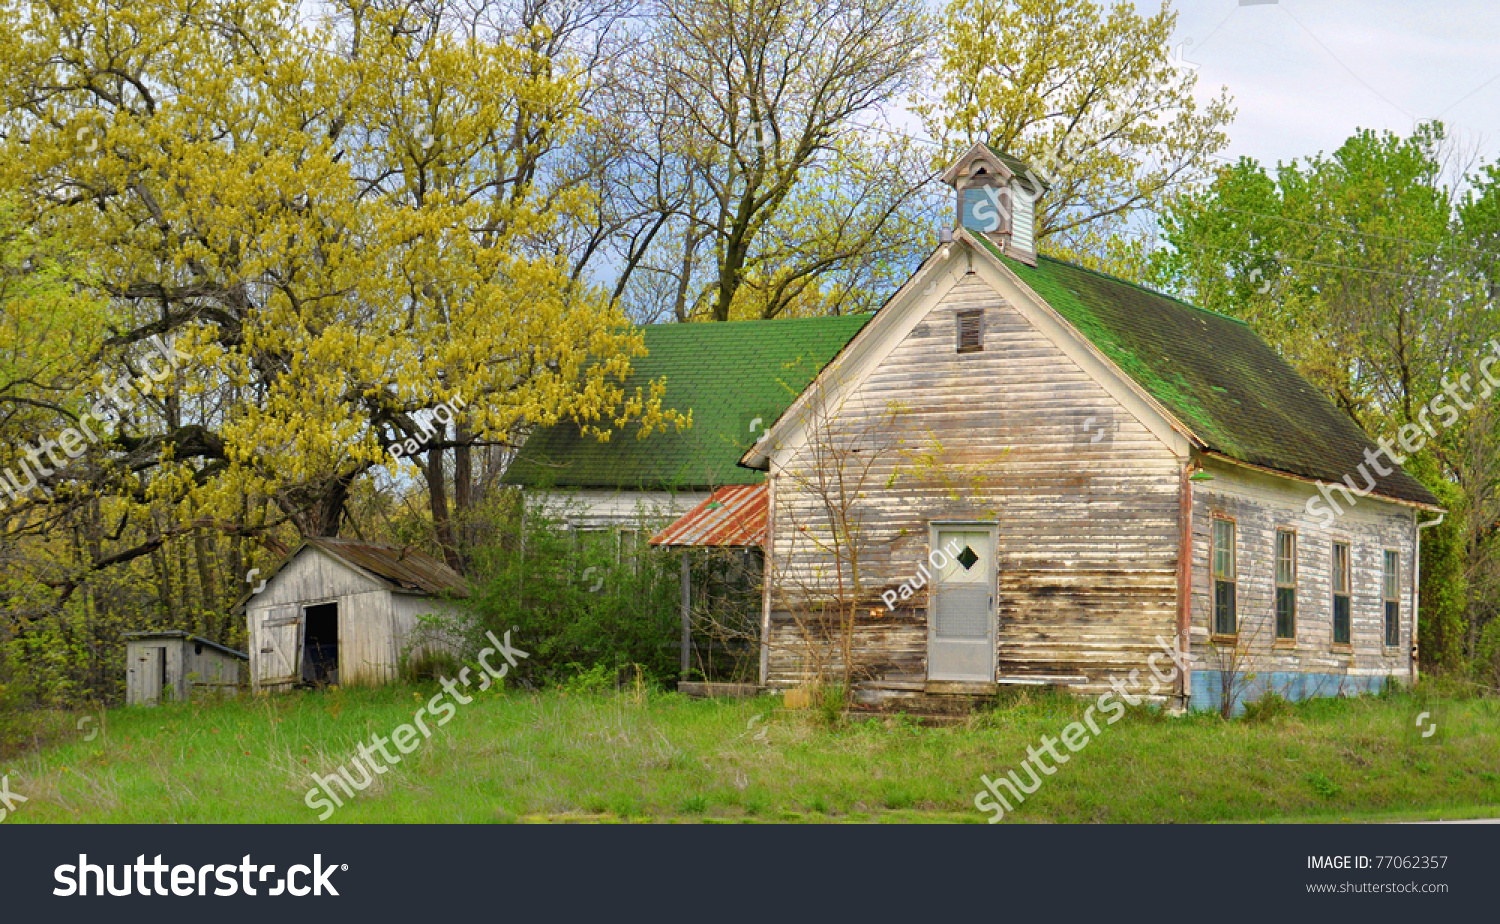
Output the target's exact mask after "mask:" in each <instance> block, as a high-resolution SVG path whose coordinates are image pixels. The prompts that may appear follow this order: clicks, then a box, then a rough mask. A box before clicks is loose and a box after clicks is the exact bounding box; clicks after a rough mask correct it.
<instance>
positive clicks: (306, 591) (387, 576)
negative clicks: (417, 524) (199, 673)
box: [234, 538, 468, 692]
mask: <svg viewBox="0 0 1500 924" xmlns="http://www.w3.org/2000/svg"><path fill="white" fill-rule="evenodd" d="M465 596H468V585H467V584H466V583H465V582H464V579H463V577H462V576H461V575H460V574H459V573H458V572H456V571H454V570H453V569H451V568H449V567H448V566H447V565H445V564H443V563H442V562H440V561H438V560H437V559H435V558H432V557H431V556H429V555H425V554H423V553H422V552H419V551H417V550H415V549H411V548H401V547H397V546H387V545H377V544H374V543H368V542H355V541H352V540H348V539H329V538H319V539H308V540H306V541H304V542H303V543H302V544H301V545H299V546H297V548H295V549H293V550H292V552H291V554H290V555H288V556H287V558H286V560H285V561H283V562H282V563H281V565H279V566H278V567H277V568H276V569H275V570H274V571H273V572H272V573H271V575H270V576H269V577H267V578H266V580H265V582H264V583H263V584H262V585H261V586H260V587H259V590H258V591H256V590H252V591H251V592H250V593H249V594H247V595H245V596H244V597H242V598H241V599H240V600H239V601H238V602H237V603H236V604H235V607H234V612H236V613H240V612H243V613H244V614H245V619H246V628H247V635H248V637H249V640H250V641H249V647H250V682H251V686H252V688H253V689H254V690H256V691H257V692H258V691H261V690H287V689H291V688H292V687H293V686H297V685H302V684H340V685H366V686H369V685H375V684H380V683H386V682H389V681H391V680H394V679H395V678H396V675H397V668H398V666H399V665H400V663H401V658H402V656H403V655H417V654H421V653H423V652H431V651H435V650H439V649H444V648H451V644H450V642H449V640H447V639H444V638H442V637H440V636H436V635H434V634H432V633H426V632H423V631H422V630H421V622H420V619H419V617H420V616H422V615H424V614H435V615H445V616H451V615H456V614H457V613H458V608H457V606H456V605H455V604H454V602H453V600H452V599H451V598H454V597H465Z"/></svg>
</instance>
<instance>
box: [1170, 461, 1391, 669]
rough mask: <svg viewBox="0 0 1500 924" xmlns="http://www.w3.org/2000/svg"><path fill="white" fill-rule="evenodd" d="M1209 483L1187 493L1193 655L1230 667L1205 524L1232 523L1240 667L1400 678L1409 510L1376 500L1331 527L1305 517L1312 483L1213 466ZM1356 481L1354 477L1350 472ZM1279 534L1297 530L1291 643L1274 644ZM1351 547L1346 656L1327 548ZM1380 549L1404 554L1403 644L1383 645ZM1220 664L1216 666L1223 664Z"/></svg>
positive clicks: (1367, 501) (1210, 528) (1354, 509)
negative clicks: (1336, 626) (1218, 625)
mask: <svg viewBox="0 0 1500 924" xmlns="http://www.w3.org/2000/svg"><path fill="white" fill-rule="evenodd" d="M1208 471H1209V472H1210V473H1211V474H1212V475H1213V476H1214V479H1213V480H1212V481H1203V482H1196V483H1194V492H1193V594H1192V600H1193V604H1192V613H1193V653H1194V655H1195V657H1200V658H1202V660H1203V666H1205V667H1207V668H1209V669H1221V668H1227V667H1228V666H1229V661H1230V659H1231V657H1232V656H1231V655H1230V651H1231V650H1232V649H1233V646H1231V645H1229V644H1228V643H1227V642H1221V643H1220V644H1218V645H1211V644H1210V639H1211V633H1210V627H1211V622H1210V619H1211V617H1212V613H1213V582H1212V580H1211V578H1210V572H1209V567H1210V566H1209V555H1210V550H1211V547H1212V542H1213V526H1212V520H1213V517H1215V516H1224V517H1229V518H1231V519H1233V520H1234V521H1235V524H1236V537H1235V538H1236V546H1237V549H1236V551H1237V558H1238V569H1237V570H1238V574H1237V580H1236V596H1237V604H1236V607H1237V610H1238V615H1239V623H1240V628H1239V633H1238V635H1239V639H1240V642H1239V647H1240V648H1241V649H1243V650H1244V652H1245V653H1244V654H1243V655H1241V658H1242V659H1245V661H1246V663H1244V664H1242V665H1241V666H1240V667H1239V669H1240V670H1248V671H1255V672H1259V673H1271V672H1279V671H1300V672H1309V673H1336V674H1352V675H1365V676H1391V675H1396V676H1401V677H1405V676H1406V675H1407V674H1408V673H1409V671H1410V668H1411V653H1410V652H1411V643H1412V639H1411V619H1412V610H1411V600H1412V577H1413V573H1412V565H1413V557H1414V553H1415V537H1414V535H1413V529H1414V526H1413V514H1412V509H1411V508H1410V507H1403V506H1400V505H1397V504H1392V503H1389V502H1386V501H1380V500H1377V499H1375V498H1373V497H1369V498H1363V499H1360V500H1359V501H1358V503H1357V504H1356V505H1355V506H1353V507H1352V508H1349V509H1347V510H1346V511H1345V513H1344V515H1343V516H1342V517H1340V518H1339V519H1338V520H1337V521H1336V522H1335V523H1334V524H1333V525H1332V527H1325V526H1324V525H1323V520H1322V518H1321V517H1310V516H1309V515H1308V514H1307V513H1306V503H1307V500H1308V498H1310V497H1313V496H1317V490H1318V489H1317V487H1316V486H1315V485H1309V484H1299V483H1297V482H1294V481H1290V480H1287V479H1283V478H1274V477H1271V476H1267V475H1261V474H1258V473H1255V472H1253V471H1249V470H1246V469H1244V468H1241V467H1237V466H1227V465H1214V464H1212V463H1210V465H1209V466H1208ZM1353 477H1354V478H1355V480H1356V483H1358V482H1359V481H1360V476H1358V475H1357V474H1356V475H1354V476H1353ZM1277 529H1294V530H1296V532H1297V623H1296V639H1295V644H1293V645H1290V646H1288V645H1286V644H1283V645H1281V646H1277V645H1276V644H1274V641H1275V634H1276V624H1275V612H1276V605H1275V601H1276V591H1275V586H1276V585H1275V580H1276V571H1275V542H1276V530H1277ZM1335 540H1337V541H1344V542H1348V543H1349V546H1350V548H1349V551H1350V555H1351V556H1352V560H1351V566H1350V572H1351V575H1350V576H1351V578H1352V587H1351V588H1350V589H1351V595H1350V596H1351V599H1350V611H1351V612H1350V642H1351V645H1350V650H1347V651H1345V650H1338V649H1335V648H1334V645H1333V583H1332V574H1333V551H1332V544H1333V542H1334V541H1335ZM1386 550H1390V551H1394V552H1398V553H1399V554H1400V556H1401V586H1400V597H1401V637H1400V644H1399V645H1396V646H1393V647H1389V648H1388V647H1386V645H1385V606H1384V601H1383V598H1382V588H1381V579H1382V569H1383V567H1384V557H1385V556H1384V553H1385V551H1386ZM1221 662H1222V663H1221Z"/></svg>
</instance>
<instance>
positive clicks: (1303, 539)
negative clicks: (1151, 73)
mask: <svg viewBox="0 0 1500 924" xmlns="http://www.w3.org/2000/svg"><path fill="white" fill-rule="evenodd" d="M945 179H946V180H947V181H948V183H949V184H950V185H952V186H953V188H954V190H955V193H956V195H955V217H956V222H955V224H956V227H955V228H954V229H953V230H952V232H951V234H950V233H947V232H945V233H944V235H943V237H944V238H945V241H946V243H943V244H942V245H941V246H939V248H938V249H937V250H936V251H935V252H934V253H933V254H932V255H931V256H930V257H929V258H928V259H927V260H926V261H925V262H924V263H923V264H922V266H921V267H920V268H919V269H918V270H917V271H916V273H915V274H914V275H913V276H912V277H911V278H910V279H909V280H908V281H907V282H906V284H905V285H903V286H902V287H901V288H900V289H899V290H898V291H897V292H896V293H894V294H893V295H892V296H891V298H890V299H889V301H888V302H887V303H886V304H885V305H884V306H883V307H882V308H881V309H880V311H879V312H877V313H876V314H875V315H874V316H873V318H871V319H869V320H868V321H867V322H862V323H858V324H852V323H851V324H849V325H846V326H845V327H844V328H842V329H841V333H842V336H841V337H840V338H839V340H840V342H839V343H838V344H835V345H833V347H832V348H830V349H828V350H827V354H828V355H816V354H805V355H804V356H803V358H804V359H810V360H811V361H812V362H814V363H815V370H814V371H815V373H816V374H815V375H813V374H809V375H807V376H805V377H803V378H800V379H799V380H798V385H797V389H796V390H794V391H793V392H792V393H791V394H788V395H787V397H786V398H785V400H784V401H783V402H782V403H781V405H779V406H777V407H776V408H774V409H773V410H772V411H771V412H770V413H771V416H773V417H774V420H775V422H774V423H773V424H771V425H770V426H769V427H767V428H765V429H764V430H763V432H759V433H757V434H755V436H756V438H755V439H754V440H753V441H745V440H743V439H741V440H740V441H739V442H738V443H737V444H736V443H734V442H733V441H729V440H726V441H724V446H725V448H724V449H723V450H720V452H721V454H724V455H732V456H733V457H735V458H736V460H737V461H738V463H739V466H740V467H741V469H749V470H750V471H752V472H755V473H759V475H758V478H759V479H760V481H759V483H761V484H762V485H763V490H764V491H765V503H766V505H767V509H768V516H767V526H766V530H765V537H764V560H765V576H766V580H765V591H764V600H763V614H762V654H761V672H760V673H761V682H762V684H763V685H765V686H768V687H771V688H789V687H793V686H797V685H800V684H803V683H806V682H808V681H810V680H813V679H816V678H817V677H818V676H819V675H821V676H822V677H823V678H825V679H826V678H830V677H839V676H842V675H843V670H844V665H845V663H846V661H847V662H848V665H849V668H850V674H851V675H852V677H853V679H854V680H855V681H856V683H857V685H858V687H859V688H860V690H861V691H862V692H863V693H864V694H865V695H866V696H871V695H875V696H886V695H890V696H904V695H914V694H920V693H923V692H956V691H976V692H977V691H984V690H989V689H994V688H995V687H997V686H998V685H1001V684H1007V683H1043V682H1045V683H1053V684H1058V685H1063V686H1066V687H1069V688H1071V689H1074V690H1077V691H1079V692H1090V693H1092V692H1102V691H1104V690H1105V689H1108V688H1109V687H1110V685H1111V684H1112V682H1113V683H1126V684H1130V685H1132V686H1134V687H1135V690H1134V692H1135V694H1136V695H1139V696H1143V697H1147V698H1149V699H1150V700H1152V701H1155V702H1159V703H1165V704H1174V705H1188V704H1191V705H1192V706H1194V707H1212V706H1215V705H1216V704H1218V703H1219V702H1221V701H1222V700H1223V699H1224V698H1225V697H1226V696H1229V697H1234V698H1236V699H1253V698H1255V696H1257V695H1259V693H1260V692H1261V691H1264V690H1266V689H1271V690H1275V691H1276V692H1278V693H1281V694H1282V695H1285V696H1288V697H1290V698H1303V697H1307V696H1316V695H1335V694H1340V693H1356V692H1364V691H1368V690H1373V689H1376V688H1378V687H1379V686H1380V685H1382V684H1384V683H1385V682H1386V681H1387V679H1388V678H1394V679H1396V680H1400V681H1408V680H1410V679H1412V678H1414V676H1415V672H1416V660H1415V638H1416V626H1417V620H1418V618H1419V613H1418V608H1417V600H1418V597H1417V590H1416V589H1417V585H1418V580H1419V574H1418V550H1419V545H1420V541H1421V529H1422V527H1423V526H1424V525H1427V524H1429V523H1431V522H1435V521H1436V516H1435V515H1439V514H1441V512H1442V511H1441V509H1440V508H1439V505H1438V501H1437V499H1436V498H1435V497H1434V496H1433V495H1432V494H1431V493H1430V492H1429V491H1428V490H1426V489H1425V488H1424V487H1423V486H1422V485H1421V484H1419V483H1418V482H1417V481H1416V480H1415V479H1413V478H1412V477H1411V476H1409V475H1408V474H1407V473H1406V472H1405V471H1403V470H1402V468H1401V466H1400V464H1399V463H1400V461H1401V458H1396V457H1395V456H1398V455H1399V453H1397V452H1393V451H1390V452H1387V455H1386V457H1385V458H1384V459H1382V458H1381V452H1383V451H1386V450H1383V449H1382V448H1380V447H1377V445H1376V444H1375V443H1373V442H1372V441H1371V439H1370V438H1369V437H1368V436H1367V435H1366V434H1365V433H1363V432H1362V431H1361V430H1360V429H1359V428H1358V427H1357V426H1355V424H1354V423H1353V422H1352V421H1351V420H1350V419H1349V418H1348V417H1347V416H1346V415H1345V414H1343V413H1342V412H1341V411H1339V410H1338V409H1337V408H1336V407H1334V406H1333V405H1332V404H1331V403H1330V402H1329V401H1328V400H1327V399H1325V398H1324V397H1323V396H1322V395H1321V394H1320V393H1319V392H1318V391H1317V390H1316V389H1315V388H1314V387H1313V386H1312V385H1311V384H1310V383H1308V382H1307V381H1306V380H1305V379H1304V378H1303V377H1302V376H1301V375H1299V374H1298V373H1297V372H1296V371H1295V370H1294V369H1293V368H1292V367H1291V366H1290V365H1289V364H1288V363H1287V362H1286V361H1285V360H1284V359H1282V357H1281V356H1280V355H1278V354H1277V353H1276V352H1275V351H1274V350H1273V349H1271V348H1270V347H1269V346H1268V345H1267V344H1266V343H1265V342H1264V341H1263V340H1261V339H1260V337H1259V336H1257V335H1256V334H1255V333H1254V331H1252V330H1251V329H1250V328H1249V327H1248V326H1246V325H1245V324H1244V323H1242V322H1241V321H1238V320H1235V319H1233V318H1230V317H1226V316H1224V315H1220V314H1217V313H1214V312H1211V311H1206V310H1203V309H1199V308H1196V307H1194V306H1192V305H1190V304H1187V303H1184V302H1182V301H1179V300H1176V299H1173V298H1170V297H1168V296H1165V295H1162V294H1159V293H1157V292H1153V291H1151V290H1148V289H1145V288H1142V287H1140V286H1136V285H1133V284H1131V283H1127V282H1124V281H1121V280H1119V279H1115V278H1112V277H1109V276H1105V275H1102V274H1099V273H1096V272H1092V271H1090V270H1086V269H1083V268H1080V267H1078V266H1075V265H1072V264H1069V263H1066V262H1062V261H1059V260H1055V259H1051V258H1048V257H1046V256H1041V255H1039V254H1038V253H1036V251H1035V249H1034V227H1033V223H1034V220H1035V219H1034V216H1035V214H1036V213H1037V209H1036V207H1035V206H1036V201H1037V197H1038V196H1041V195H1045V188H1044V186H1043V184H1042V183H1041V182H1040V181H1038V180H1037V179H1036V178H1035V176H1034V175H1032V174H1031V172H1030V171H1029V170H1027V169H1026V167H1025V165H1024V164H1021V163H1019V162H1017V161H1015V160H1014V159H1012V158H1009V157H1006V156H1004V155H1002V154H999V153H997V152H994V151H992V150H990V149H989V148H987V147H985V146H983V145H977V146H975V147H974V148H973V149H971V150H970V151H969V152H968V153H967V154H965V155H964V156H963V157H962V158H961V159H960V160H959V161H958V162H957V163H955V164H954V165H953V166H952V167H951V168H950V169H949V171H948V172H947V173H946V175H945ZM799 323H800V324H806V323H808V322H783V321H767V322H757V324H758V325H759V327H760V328H763V329H764V331H766V332H767V334H766V336H767V337H771V338H772V339H774V334H773V333H771V332H774V331H775V330H776V329H777V328H778V325H786V328H785V329H786V330H787V332H788V335H789V336H790V335H791V333H792V331H793V330H795V329H796V328H797V326H798V324H799ZM695 326H697V325H683V327H689V328H691V327H695ZM702 326H704V327H712V326H716V325H702ZM740 326H741V327H743V326H744V325H740ZM684 336H690V334H689V333H687V332H685V333H684ZM825 346H827V345H826V344H825ZM702 358H703V360H704V362H705V363H708V364H709V365H710V366H712V364H713V358H712V357H711V356H704V357H702ZM708 374H709V375H718V376H719V377H733V379H734V381H736V382H738V383H742V387H744V388H747V389H750V390H752V391H753V390H754V389H755V388H756V387H757V386H756V385H755V383H756V382H758V381H760V380H761V379H779V380H785V379H786V378H787V374H786V372H785V370H784V369H767V368H746V367H743V366H742V367H739V368H733V369H717V370H716V371H714V372H711V373H708ZM668 397H669V400H670V401H671V402H672V403H673V406H677V407H695V404H696V403H697V402H698V400H699V398H700V397H702V395H700V394H696V393H694V392H693V390H691V389H689V390H687V391H684V390H682V389H679V390H677V391H676V392H675V393H673V392H672V390H671V386H670V383H669V395H668ZM695 410H696V408H695ZM746 411H748V409H742V410H740V411H737V412H735V413H727V412H726V413H727V416H728V417H730V418H735V416H736V413H744V412H746ZM630 442H631V441H629V440H619V441H617V442H615V443H613V444H604V445H605V446H606V447H607V446H609V445H624V444H628V443H630ZM641 443H642V444H649V443H650V439H649V438H648V439H647V440H644V441H641ZM570 445H571V446H575V447H577V452H578V453H579V454H580V457H581V458H584V457H586V458H589V459H592V455H590V454H593V453H597V452H606V453H607V452H609V451H610V450H608V449H607V448H605V449H598V450H596V449H594V448H590V447H584V446H583V445H582V444H581V443H578V442H571V437H568V438H565V439H562V440H561V442H559V438H558V437H557V434H556V432H554V433H553V434H551V435H546V434H543V435H542V436H541V437H540V438H539V439H538V442H537V446H547V447H550V449H551V450H552V451H553V452H554V453H556V454H557V457H558V458H559V459H560V461H559V468H558V471H561V472H563V473H564V478H566V472H567V471H568V466H567V458H566V457H567V455H568V447H569V446H570ZM1389 445H1390V444H1389V443H1387V446H1389ZM747 446H748V448H745V447H747ZM742 449H743V452H742V451H741V450H742ZM627 451H628V452H630V453H636V454H640V453H643V452H644V453H647V454H649V453H650V452H651V451H652V450H650V449H642V448H641V447H639V446H632V447H631V448H630V449H629V450H627ZM662 451H663V453H664V455H663V456H662V457H661V458H658V459H656V460H655V461H654V463H653V464H654V468H650V469H649V470H650V471H652V472H667V471H671V470H672V469H673V466H672V465H671V461H672V459H671V455H670V446H669V445H665V444H664V445H663V449H662ZM526 456H527V452H526V451H525V450H523V453H522V457H523V458H522V460H521V461H522V462H523V463H526V462H527V459H526ZM533 464H534V463H533ZM523 468H524V466H523ZM605 468H607V467H605ZM601 470H604V468H601ZM621 471H622V472H623V475H622V477H621V478H620V479H619V480H618V481H616V482H615V483H614V484H613V485H612V486H611V485H606V484H605V483H604V482H603V481H601V482H600V483H597V484H594V485H592V486H591V489H592V490H595V491H605V489H606V488H609V489H610V491H607V492H606V493H608V494H609V497H610V498H611V500H610V501H609V504H610V505H612V508H615V509H617V508H619V507H621V506H622V502H621V500H620V499H621V498H622V497H623V498H626V499H628V498H630V497H632V496H638V497H643V496H648V495H651V494H653V492H670V491H671V490H672V489H673V488H674V487H683V485H681V484H675V485H674V483H673V482H672V480H671V479H669V478H665V477H653V476H650V475H649V474H646V472H647V468H641V467H637V468H635V469H631V468H629V466H626V467H624V468H623V469H622V470H621ZM604 480H605V481H607V479H604ZM750 480H751V479H747V478H746V477H745V476H744V474H739V475H736V476H734V477H733V478H732V479H726V483H746V482H747V481H750ZM712 487H713V486H712V485H703V484H694V485H692V486H691V490H690V491H689V494H690V495H691V496H690V498H689V499H690V500H691V501H695V502H696V501H698V500H701V499H702V498H703V497H706V496H707V495H706V493H705V492H706V491H707V490H709V489H711V488H712ZM610 492H612V493H610ZM1424 514H1430V515H1431V516H1427V517H1425V518H1424ZM850 623H852V625H853V631H852V635H851V634H848V633H845V632H844V631H843V627H846V626H848V625H849V624H850ZM1179 640H1181V641H1180V642H1179ZM1179 645H1180V646H1181V648H1179V647H1178V646H1179ZM1164 649H1171V650H1173V651H1174V653H1176V654H1177V655H1178V659H1179V663H1187V662H1188V661H1189V660H1190V662H1191V670H1189V671H1175V670H1172V669H1171V667H1172V661H1171V660H1169V658H1168V657H1167V656H1166V655H1164V654H1163V650H1164ZM1184 654H1186V655H1187V657H1183V655H1184ZM1132 672H1134V673H1132Z"/></svg>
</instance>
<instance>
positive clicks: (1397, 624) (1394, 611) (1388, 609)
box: [1385, 600, 1401, 648]
mask: <svg viewBox="0 0 1500 924" xmlns="http://www.w3.org/2000/svg"><path fill="white" fill-rule="evenodd" d="M1385 643H1386V644H1387V645H1389V646H1390V647H1392V648H1394V647H1396V646H1397V645H1399V644H1401V604H1399V603H1397V602H1396V601H1394V600H1388V601H1386V604H1385Z"/></svg>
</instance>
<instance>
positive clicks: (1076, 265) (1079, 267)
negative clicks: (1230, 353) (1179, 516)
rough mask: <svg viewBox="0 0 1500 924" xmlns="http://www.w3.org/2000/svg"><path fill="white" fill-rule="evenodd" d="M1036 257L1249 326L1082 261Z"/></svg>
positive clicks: (1238, 320)
mask: <svg viewBox="0 0 1500 924" xmlns="http://www.w3.org/2000/svg"><path fill="white" fill-rule="evenodd" d="M1037 259H1038V260H1049V261H1051V262H1053V263H1060V264H1062V265H1063V266H1068V267H1072V268H1073V269H1076V270H1079V271H1081V272H1084V273H1091V274H1093V275H1095V276H1098V277H1099V278H1100V279H1108V280H1109V281H1110V282H1118V283H1120V284H1122V285H1127V286H1130V287H1131V288H1133V289H1137V290H1139V291H1141V292H1145V293H1146V294H1147V295H1155V296H1157V297H1158V298H1164V299H1166V300H1167V301H1169V302H1176V303H1177V304H1179V305H1181V306H1182V307H1184V308H1191V309H1193V310H1194V311H1201V312H1203V313H1204V314H1211V315H1213V316H1214V317H1218V318H1223V319H1224V320H1226V321H1233V322H1235V323H1236V324H1243V325H1245V326H1246V327H1249V326H1250V322H1249V321H1246V320H1245V319H1244V318H1237V317H1235V316H1234V315H1232V314H1225V313H1224V312H1222V311H1215V310H1213V309H1212V308H1204V307H1203V306H1202V305H1195V304H1193V303H1192V302H1190V301H1187V300H1185V299H1181V298H1178V297H1177V296H1175V295H1172V294H1169V293H1167V292H1162V291H1160V290H1158V289H1153V288H1151V287H1150V286H1147V285H1142V284H1140V283H1139V282H1132V281H1131V280H1129V279H1121V278H1120V277H1119V276H1112V275H1110V274H1109V273H1106V272H1103V271H1102V270H1096V269H1094V268H1093V267H1090V266H1084V265H1083V264H1082V263H1074V262H1073V261H1072V260H1064V259H1062V258H1061V257H1054V256H1051V255H1050V254H1037Z"/></svg>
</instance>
